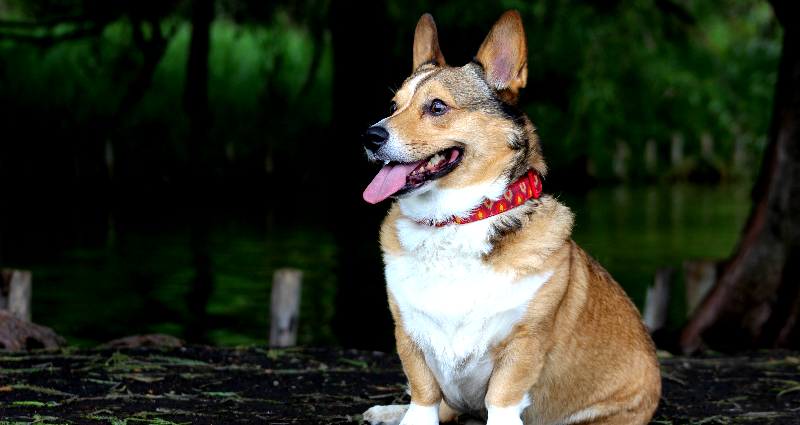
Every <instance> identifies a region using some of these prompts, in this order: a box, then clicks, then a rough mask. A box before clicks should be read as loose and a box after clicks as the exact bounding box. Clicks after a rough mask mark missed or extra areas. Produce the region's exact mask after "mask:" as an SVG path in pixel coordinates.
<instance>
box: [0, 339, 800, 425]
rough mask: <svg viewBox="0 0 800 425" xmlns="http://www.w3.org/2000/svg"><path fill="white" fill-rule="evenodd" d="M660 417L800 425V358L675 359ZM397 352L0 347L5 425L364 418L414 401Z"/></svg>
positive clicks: (665, 369)
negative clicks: (379, 408)
mask: <svg viewBox="0 0 800 425" xmlns="http://www.w3.org/2000/svg"><path fill="white" fill-rule="evenodd" d="M661 364H662V368H661V370H662V376H663V397H662V399H661V404H660V406H659V408H658V411H657V412H656V415H655V417H654V418H653V421H652V422H651V423H654V424H676V425H677V424H697V425H700V424H728V423H747V424H797V423H800V382H798V381H800V370H798V368H799V367H800V356H799V355H798V353H794V352H786V351H765V352H753V353H747V354H742V355H738V356H733V357H722V356H719V357H715V356H708V357H703V358H698V357H693V358H682V357H673V358H665V359H662V361H661ZM404 385H405V378H404V375H403V372H402V370H401V368H400V362H399V360H398V359H397V356H395V355H393V354H385V353H379V352H366V351H355V350H342V349H314V348H301V349H289V350H275V349H273V350H270V349H267V348H261V347H245V348H216V347H197V346H194V347H170V348H162V347H157V348H154V347H145V348H122V349H94V350H79V349H64V350H61V351H44V350H40V351H35V352H32V353H24V352H5V353H2V354H0V425H2V424H96V425H100V424H111V425H118V424H129V425H134V424H137V423H138V424H234V423H242V424H339V423H347V424H351V423H363V420H362V418H361V413H363V412H364V411H365V410H366V409H367V408H369V407H370V406H372V405H375V404H392V403H401V404H402V403H408V396H406V394H405V388H404Z"/></svg>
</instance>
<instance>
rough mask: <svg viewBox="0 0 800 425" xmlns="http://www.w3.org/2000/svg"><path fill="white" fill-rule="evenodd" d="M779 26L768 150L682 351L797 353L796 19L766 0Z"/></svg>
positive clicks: (799, 182)
mask: <svg viewBox="0 0 800 425" xmlns="http://www.w3.org/2000/svg"><path fill="white" fill-rule="evenodd" d="M771 3H772V5H773V7H774V9H775V14H776V16H777V18H778V21H779V22H780V23H781V25H782V26H783V28H784V31H785V32H784V38H783V54H782V57H781V61H780V64H779V66H778V81H777V84H776V87H775V100H774V104H773V112H772V122H771V125H770V134H769V138H770V145H769V147H768V148H767V151H766V152H765V154H764V161H763V164H762V169H761V173H760V175H759V178H758V181H757V182H756V185H755V187H754V189H753V200H754V205H753V209H752V211H751V213H750V218H749V220H748V222H747V226H746V227H745V230H744V232H743V235H742V239H741V241H740V244H739V247H738V249H737V251H736V253H735V254H734V255H733V257H732V258H730V259H729V260H728V262H727V263H726V264H724V266H723V268H722V273H721V274H720V277H719V279H718V280H717V282H716V284H715V286H714V288H713V289H712V290H711V292H710V293H709V295H708V296H707V297H706V298H705V300H704V301H703V302H702V304H701V305H700V307H699V308H698V309H697V311H696V313H695V314H694V316H693V317H692V318H691V319H690V321H689V322H688V323H687V324H686V326H685V327H684V328H683V330H682V333H681V336H680V341H679V346H680V350H681V351H682V352H683V353H687V354H688V353H693V352H696V351H698V350H701V349H704V348H706V347H710V348H713V349H715V350H720V351H732V350H740V349H744V348H753V347H793V348H797V347H800V340H798V338H797V336H799V335H798V334H800V328H798V327H797V320H798V314H800V38H799V37H798V36H800V32H798V31H799V29H798V26H797V24H798V23H800V19H798V18H799V17H800V15H797V14H795V13H793V12H790V7H791V3H793V1H792V0H772V1H771Z"/></svg>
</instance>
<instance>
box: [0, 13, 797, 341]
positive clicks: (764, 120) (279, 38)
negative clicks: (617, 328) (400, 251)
mask: <svg viewBox="0 0 800 425" xmlns="http://www.w3.org/2000/svg"><path fill="white" fill-rule="evenodd" d="M508 9H517V10H519V12H520V13H521V15H522V18H523V22H524V24H525V29H526V33H527V37H528V46H529V58H528V59H529V77H528V87H527V88H526V89H525V90H524V91H523V93H522V100H521V102H522V107H523V109H524V110H525V112H526V113H527V114H528V115H529V117H530V118H531V120H532V121H533V122H534V124H535V125H536V126H537V127H538V129H539V135H540V137H541V140H542V143H543V147H544V153H545V157H546V160H547V162H548V165H549V167H550V169H551V172H550V173H549V174H548V176H547V178H546V179H545V183H544V190H545V192H549V193H551V194H553V195H555V196H557V197H558V198H559V199H560V200H561V201H562V202H564V203H565V204H566V205H568V206H569V207H571V208H572V209H573V211H574V212H575V213H576V223H577V225H576V228H575V232H574V239H575V240H576V241H577V242H578V244H580V245H581V246H582V247H583V248H584V249H585V250H586V251H587V252H588V253H589V254H591V255H592V256H594V257H595V258H597V259H598V261H599V262H600V263H601V264H602V265H603V266H604V267H605V268H607V269H608V270H609V272H610V273H611V274H612V275H613V276H614V277H615V278H616V279H617V281H619V282H620V284H622V286H623V287H624V288H625V290H626V291H627V292H628V293H629V294H630V295H631V297H632V298H633V300H634V302H635V303H636V304H637V306H639V307H640V308H641V307H642V305H643V303H644V299H645V291H646V287H647V286H648V285H651V284H652V283H653V279H654V276H655V273H656V271H657V270H658V269H659V268H662V267H671V268H674V269H676V270H680V269H681V267H682V264H683V262H684V261H685V260H687V259H694V258H711V259H723V258H726V257H728V256H729V255H730V254H731V252H732V250H733V249H734V248H735V246H736V244H737V242H738V240H739V235H740V232H741V229H742V227H743V225H744V223H745V220H746V219H747V217H748V214H749V211H750V207H751V199H750V190H751V187H752V185H753V183H754V180H755V177H756V175H757V174H758V171H759V166H760V163H761V157H762V154H763V152H764V150H765V148H766V144H767V133H768V128H769V122H770V117H771V111H772V99H773V96H774V93H775V82H776V70H777V64H778V60H779V59H780V54H781V37H782V29H781V27H780V25H779V24H778V22H777V21H776V19H775V17H774V14H773V9H772V7H771V6H770V4H769V3H768V2H767V1H763V0H759V1H756V0H702V1H700V0H531V1H510V0H504V1H481V0H476V1H471V2H462V1H438V2H424V1H418V0H410V1H409V0H404V1H399V0H385V1H375V0H371V1H362V0H358V1H348V2H343V1H339V0H305V1H303V0H287V1H256V0H158V1H156V0H138V1H133V0H120V1H115V2H109V1H103V0H40V1H34V0H30V1H25V0H0V123H2V128H1V129H0V188H2V191H0V194H2V198H3V202H2V212H0V267H3V268H5V267H10V268H16V269H27V270H31V271H32V273H33V300H32V309H33V321H34V322H36V323H39V324H42V325H45V326H49V327H51V328H53V329H54V330H55V331H56V332H57V333H59V334H61V335H63V336H65V337H66V338H67V341H68V342H69V343H70V344H71V345H77V346H93V345H96V344H97V343H100V342H103V341H107V340H109V339H112V338H118V337H122V336H126V335H131V334H136V333H166V334H170V335H174V336H177V337H179V338H184V339H186V340H188V341H189V342H195V343H208V344H229V345H231V344H250V343H259V344H264V343H266V341H267V338H268V332H269V320H270V319H269V317H270V312H269V299H270V285H271V280H272V273H273V272H274V271H275V270H276V269H277V268H281V267H295V268H299V269H301V270H303V272H304V277H303V296H302V303H301V317H300V332H299V336H298V342H299V343H300V344H305V345H313V346H331V345H341V346H346V347H356V348H372V349H381V350H389V351H391V350H392V349H393V346H394V341H393V334H392V326H391V318H390V316H389V311H388V307H387V304H386V297H385V290H384V286H383V277H382V263H381V260H380V252H379V248H378V242H377V238H378V227H379V224H380V221H381V218H382V217H383V215H384V214H385V212H386V209H387V208H388V203H387V202H384V203H381V204H378V205H369V204H367V203H366V202H364V201H363V200H362V199H361V193H362V191H363V190H364V188H365V187H366V186H367V184H368V183H369V182H370V180H371V179H372V177H373V176H374V174H375V173H376V172H377V168H375V167H374V166H370V165H369V164H367V161H366V159H365V156H364V154H363V150H362V147H361V140H360V134H361V132H363V130H364V129H366V128H367V127H368V126H369V125H371V124H372V123H374V122H376V121H378V120H380V119H381V118H382V117H384V116H385V115H386V114H387V111H388V104H389V100H390V99H391V97H392V91H393V90H394V89H396V88H398V87H399V86H400V85H401V83H402V82H403V80H404V79H405V77H407V76H408V75H409V73H410V72H411V51H412V47H411V46H412V42H413V33H414V28H415V26H416V23H417V20H418V19H419V17H420V16H421V15H422V14H423V13H426V12H428V13H431V14H433V16H434V19H435V20H436V23H437V26H438V29H439V39H440V44H441V48H442V51H443V53H444V56H445V58H446V59H447V61H448V63H449V64H451V65H459V66H460V65H463V64H465V63H467V62H469V61H470V60H471V59H472V56H473V55H474V54H475V53H476V52H477V49H478V47H479V46H480V43H481V42H482V41H483V39H484V37H485V36H486V34H487V33H488V31H489V29H490V28H491V26H492V25H493V23H494V22H495V21H496V20H497V19H498V18H499V17H500V15H501V14H502V13H503V12H504V11H505V10H508ZM676 279H677V281H678V283H680V273H678V276H677V277H676ZM673 295H674V298H675V299H678V300H680V299H681V297H682V296H683V293H682V288H681V286H680V285H676V286H675V287H674V288H673ZM685 317H686V307H685V306H684V303H681V302H674V303H672V304H671V308H670V313H669V320H668V327H670V328H672V329H677V328H678V327H680V326H681V324H682V323H683V321H684V320H685Z"/></svg>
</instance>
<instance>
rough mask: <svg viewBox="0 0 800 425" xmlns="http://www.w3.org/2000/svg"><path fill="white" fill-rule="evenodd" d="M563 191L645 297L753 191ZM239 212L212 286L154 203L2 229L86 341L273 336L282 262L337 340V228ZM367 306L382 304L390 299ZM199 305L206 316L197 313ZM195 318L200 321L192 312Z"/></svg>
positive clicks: (50, 322) (220, 218)
mask: <svg viewBox="0 0 800 425" xmlns="http://www.w3.org/2000/svg"><path fill="white" fill-rule="evenodd" d="M558 197H559V198H560V199H561V201H563V202H564V203H566V204H567V205H568V206H569V207H571V208H572V209H573V211H574V212H575V214H576V226H575V231H574V239H575V240H576V241H577V242H578V243H579V244H580V245H581V247H583V248H584V249H585V250H586V251H587V252H588V253H589V254H591V255H592V256H594V257H595V258H596V259H597V260H598V261H599V262H600V264H602V265H603V266H604V267H605V268H606V269H608V271H609V272H610V273H611V274H612V276H614V277H615V279H616V280H617V281H618V282H620V284H621V285H622V286H623V287H624V288H625V289H626V291H628V292H629V294H631V296H632V297H633V299H634V301H635V302H636V303H637V305H639V306H641V305H642V303H643V300H644V294H645V288H646V287H647V285H649V284H651V283H652V281H653V276H654V274H655V272H656V270H657V269H658V268H661V267H672V268H675V269H676V271H678V275H680V270H681V264H682V262H683V261H684V260H685V259H687V258H725V257H727V256H728V255H729V254H730V253H731V250H732V249H733V248H734V246H735V245H736V243H737V239H738V236H739V232H740V230H741V228H742V226H743V224H744V221H745V220H746V218H747V214H748V212H749V207H750V200H749V190H743V189H741V188H739V187H733V186H719V187H706V186H689V185H674V186H658V187H610V188H597V189H594V190H592V191H590V192H588V193H586V194H584V195H580V196H578V195H573V194H569V193H563V194H559V195H558ZM235 210H236V211H238V212H234V213H224V214H214V215H213V216H210V217H209V218H208V219H209V223H210V224H209V226H210V228H209V233H208V240H207V241H205V244H206V246H207V247H208V248H207V249H208V257H207V258H204V259H203V261H202V262H203V264H202V267H200V269H202V270H203V271H205V272H208V273H211V274H212V276H207V277H209V279H207V280H209V281H213V288H205V287H204V288H199V289H198V288H194V287H193V284H192V282H193V281H194V280H195V279H196V278H197V277H198V276H197V267H196V266H197V265H198V264H197V262H198V261H199V260H198V258H197V256H196V255H195V256H193V253H192V252H191V249H190V247H191V243H190V242H191V238H192V235H191V233H192V232H191V226H190V223H189V222H188V220H186V218H185V216H182V215H181V214H179V213H174V212H165V211H168V210H164V209H157V208H154V210H153V211H150V212H149V213H148V214H144V215H142V214H139V213H136V214H130V213H129V214H126V213H125V211H116V210H115V211H114V215H113V217H114V220H113V221H109V218H108V217H109V215H108V214H107V215H105V216H104V215H102V214H95V215H94V216H89V217H92V218H91V220H89V219H86V218H85V217H87V215H86V213H85V212H80V211H77V212H75V216H69V215H68V214H67V215H66V216H65V217H62V218H59V220H60V221H57V222H55V223H50V224H49V225H50V226H51V227H46V226H45V227H43V229H41V230H40V232H41V233H42V234H41V235H40V236H39V237H38V238H37V239H36V243H35V244H34V243H31V244H30V246H29V247H28V248H27V249H23V250H15V249H13V248H12V247H14V246H25V245H24V243H23V242H21V241H23V239H22V238H23V236H24V237H30V235H23V236H20V235H18V233H17V232H15V228H14V227H11V226H6V227H2V228H0V230H2V232H0V240H2V242H3V243H2V248H3V251H2V252H3V256H2V258H0V260H2V266H4V267H17V268H27V269H31V270H33V273H34V275H33V276H34V277H33V279H34V295H33V318H34V321H36V322H38V323H41V324H44V325H46V326H50V327H52V328H54V329H55V330H56V331H57V332H59V333H61V334H63V335H65V336H66V337H67V339H68V341H69V342H70V343H71V344H80V345H92V344H95V343H97V342H102V341H105V340H108V339H111V338H116V337H121V336H125V335H131V334H135V333H152V332H163V333H169V334H172V335H175V336H178V337H183V338H186V337H190V338H191V339H192V340H195V341H196V342H197V335H200V336H201V339H203V340H205V341H206V342H209V343H214V344H243V343H261V344H263V343H266V341H267V338H268V335H267V333H268V331H269V296H270V283H271V280H272V272H273V271H274V270H275V269H277V268H280V267H296V268H300V269H302V270H303V271H304V280H303V300H302V305H301V325H300V327H301V328H300V335H299V338H298V341H299V343H301V344H307V345H331V344H336V343H337V340H336V338H335V337H334V335H333V332H332V328H331V326H330V323H331V321H332V319H333V317H334V314H335V312H334V304H335V303H334V300H335V298H336V292H337V289H336V285H337V280H336V274H335V273H336V271H337V266H338V263H337V247H336V246H335V243H334V237H333V233H332V231H331V230H330V229H326V228H325V227H324V226H326V225H328V224H327V223H325V222H323V221H320V220H307V219H306V218H304V217H302V216H298V215H297V213H296V212H295V213H293V215H291V216H288V215H287V216H276V217H272V216H271V214H274V212H273V213H270V212H267V211H262V212H253V211H245V209H235ZM76 217H82V218H81V219H80V220H77V219H75V218H76ZM18 220H24V217H19V218H18ZM37 220H38V219H37ZM109 222H110V223H112V224H111V225H109V224H108V223H109ZM42 223H44V222H42ZM351 224H352V225H357V222H356V221H354V222H353V223H351ZM377 234H378V228H377V227H376V228H375V229H374V235H375V239H377ZM53 235H58V237H55V236H53ZM17 238H19V241H18V240H17ZM18 244H19V245H18ZM351 272H352V271H351ZM355 274H357V273H355ZM211 277H213V279H211ZM198 291H200V292H203V291H205V292H203V293H200V292H198ZM195 299H198V300H199V302H198V303H194V302H193V301H192V300H195ZM206 301H207V302H206ZM364 302H374V303H377V304H376V305H380V306H381V309H383V306H385V303H386V300H385V296H384V295H381V299H377V300H364ZM201 303H203V304H206V308H205V312H206V314H205V315H203V314H202V312H199V311H197V310H196V308H197V306H198V305H200V304H201ZM198 317H201V318H202V320H203V322H202V323H200V324H198V323H197V322H196V321H193V320H196V319H197V318H198ZM365 319H368V318H365ZM190 325H191V326H194V328H189V326H190ZM197 326H199V328H198V327H197ZM389 331H390V330H389Z"/></svg>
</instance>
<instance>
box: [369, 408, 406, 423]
mask: <svg viewBox="0 0 800 425" xmlns="http://www.w3.org/2000/svg"><path fill="white" fill-rule="evenodd" d="M407 410H408V405H407V404H402V405H400V404H393V405H390V406H372V407H370V408H369V410H367V411H366V412H364V420H365V421H367V422H369V423H370V425H398V424H399V423H400V421H401V420H403V416H405V415H406V411H407Z"/></svg>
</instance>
